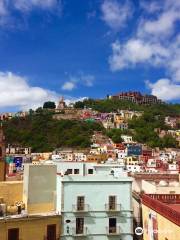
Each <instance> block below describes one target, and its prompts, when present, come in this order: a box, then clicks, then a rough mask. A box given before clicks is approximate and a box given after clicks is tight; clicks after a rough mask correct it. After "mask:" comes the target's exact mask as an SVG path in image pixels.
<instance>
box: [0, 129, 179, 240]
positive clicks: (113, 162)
mask: <svg viewBox="0 0 180 240" xmlns="http://www.w3.org/2000/svg"><path fill="white" fill-rule="evenodd" d="M121 137H122V139H123V142H122V143H119V144H115V143H113V142H112V141H111V140H110V139H109V138H108V137H106V136H104V135H103V134H102V133H101V132H95V133H94V135H93V137H92V142H93V143H92V145H91V148H90V149H85V150H76V149H56V150H54V151H53V152H51V153H31V149H30V148H22V147H14V146H8V147H7V148H6V147H5V138H4V136H3V131H2V129H1V130H0V179H1V181H0V230H1V231H0V239H2V240H32V239H37V240H45V239H46V240H57V239H64V240H65V239H67V240H73V239H79V238H81V239H92V240H96V239H97V240H98V239H99V240H105V239H110V238H113V239H116V240H119V239H121V240H132V239H137V240H139V239H144V240H156V239H158V240H177V239H179V238H180V179H179V176H180V175H179V172H180V167H179V166H180V150H179V149H164V150H159V149H150V148H148V147H147V146H145V145H142V144H138V143H137V142H134V141H133V138H132V136H128V135H122V136H121ZM12 168H13V171H11V170H12Z"/></svg>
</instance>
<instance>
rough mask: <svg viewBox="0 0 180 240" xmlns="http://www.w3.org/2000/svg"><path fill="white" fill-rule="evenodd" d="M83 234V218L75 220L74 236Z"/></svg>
mask: <svg viewBox="0 0 180 240" xmlns="http://www.w3.org/2000/svg"><path fill="white" fill-rule="evenodd" d="M83 233H84V218H76V234H83Z"/></svg>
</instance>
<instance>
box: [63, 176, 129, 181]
mask: <svg viewBox="0 0 180 240" xmlns="http://www.w3.org/2000/svg"><path fill="white" fill-rule="evenodd" d="M62 182H132V178H130V177H127V176H117V177H115V176H113V175H93V177H92V176H73V175H66V176H64V177H63V178H62Z"/></svg>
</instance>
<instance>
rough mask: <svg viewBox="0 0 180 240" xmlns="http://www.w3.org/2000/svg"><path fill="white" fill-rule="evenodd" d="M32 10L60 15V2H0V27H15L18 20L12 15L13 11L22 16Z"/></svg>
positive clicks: (18, 0)
mask: <svg viewBox="0 0 180 240" xmlns="http://www.w3.org/2000/svg"><path fill="white" fill-rule="evenodd" d="M34 9H41V10H48V11H52V10H53V11H52V12H53V13H60V12H61V10H62V4H61V0H0V26H1V27H8V28H10V27H17V25H19V23H18V24H17V22H18V20H19V18H18V17H17V16H15V15H13V14H12V13H13V11H14V10H16V11H19V12H20V13H21V15H22V14H25V13H29V12H31V11H32V10H34Z"/></svg>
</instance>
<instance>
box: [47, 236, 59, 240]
mask: <svg viewBox="0 0 180 240" xmlns="http://www.w3.org/2000/svg"><path fill="white" fill-rule="evenodd" d="M43 240H60V236H59V235H57V236H55V238H50V237H47V236H44V239H43Z"/></svg>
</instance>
